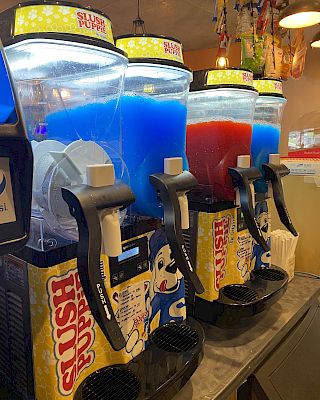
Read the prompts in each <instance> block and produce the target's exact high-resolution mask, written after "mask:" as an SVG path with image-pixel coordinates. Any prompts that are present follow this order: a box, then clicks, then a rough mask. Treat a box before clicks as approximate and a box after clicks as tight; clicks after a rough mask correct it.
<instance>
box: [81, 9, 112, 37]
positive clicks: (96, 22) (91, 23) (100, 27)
mask: <svg viewBox="0 0 320 400" xmlns="http://www.w3.org/2000/svg"><path fill="white" fill-rule="evenodd" d="M77 21H78V26H79V28H86V29H91V30H92V31H96V32H100V33H104V34H105V33H106V22H105V20H104V19H103V18H100V17H99V16H98V15H95V14H92V13H90V12H85V11H77Z"/></svg>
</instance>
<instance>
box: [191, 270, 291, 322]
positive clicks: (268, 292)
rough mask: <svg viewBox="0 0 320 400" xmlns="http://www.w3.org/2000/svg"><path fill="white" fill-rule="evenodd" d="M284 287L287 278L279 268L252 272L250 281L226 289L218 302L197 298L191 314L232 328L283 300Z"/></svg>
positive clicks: (221, 293)
mask: <svg viewBox="0 0 320 400" xmlns="http://www.w3.org/2000/svg"><path fill="white" fill-rule="evenodd" d="M287 286H288V275H287V273H286V272H285V271H283V270H282V269H281V268H278V267H273V268H270V269H259V270H255V271H253V272H252V273H251V279H250V281H248V282H246V283H244V284H242V285H228V286H225V287H224V288H223V289H222V290H221V291H220V297H219V299H218V300H217V301H213V302H209V301H207V300H204V299H201V298H199V297H196V298H195V306H194V310H193V314H194V317H195V318H198V319H200V320H202V321H205V322H208V323H210V324H214V325H219V326H223V327H233V326H234V325H236V324H238V323H239V322H240V321H241V320H242V319H244V318H248V317H251V316H253V315H256V314H259V313H261V312H263V311H265V310H267V309H269V308H270V307H271V306H272V305H273V304H274V303H276V302H277V301H278V300H279V299H280V298H281V297H282V295H283V294H284V293H285V291H286V289H287Z"/></svg>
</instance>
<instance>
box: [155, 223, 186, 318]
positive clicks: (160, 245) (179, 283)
mask: <svg viewBox="0 0 320 400" xmlns="http://www.w3.org/2000/svg"><path fill="white" fill-rule="evenodd" d="M149 246H150V266H151V270H152V284H151V287H152V292H153V294H152V300H151V308H152V310H151V320H152V319H153V318H154V317H155V315H156V314H158V313H160V324H164V323H168V322H171V321H182V320H183V319H184V318H185V313H186V311H185V291H184V279H183V276H182V274H181V272H180V271H179V269H178V268H177V265H176V262H175V260H174V258H173V256H172V253H171V249H170V246H169V244H168V241H167V238H166V235H165V233H164V231H163V230H162V229H159V230H157V231H156V232H155V233H154V234H153V235H152V237H151V238H150V242H149Z"/></svg>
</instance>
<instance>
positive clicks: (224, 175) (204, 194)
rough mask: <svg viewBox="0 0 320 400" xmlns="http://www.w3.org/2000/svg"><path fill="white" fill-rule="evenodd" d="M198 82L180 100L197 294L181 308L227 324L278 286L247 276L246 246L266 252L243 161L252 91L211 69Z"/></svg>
mask: <svg viewBox="0 0 320 400" xmlns="http://www.w3.org/2000/svg"><path fill="white" fill-rule="evenodd" d="M199 77H200V78H199V79H198V80H197V84H196V85H195V86H194V88H193V89H194V90H193V91H192V92H191V93H190V96H189V102H188V126H187V156H188V161H189V166H190V171H191V172H192V173H193V174H194V175H195V177H196V178H197V179H198V181H199V183H200V185H199V187H198V188H197V189H195V190H193V191H192V192H191V193H190V195H189V201H190V210H191V212H190V219H191V223H190V229H189V231H187V232H185V237H186V238H187V239H188V241H189V245H190V251H191V254H192V259H193V261H194V263H195V264H196V271H197V273H198V275H199V277H200V279H201V281H202V282H203V283H204V286H205V291H204V293H203V294H198V295H197V294H195V295H194V294H193V293H192V292H191V291H189V298H188V305H189V311H190V313H191V314H192V315H195V316H196V317H197V318H200V319H202V320H205V321H207V322H211V323H227V324H233V323H235V322H236V321H238V320H239V319H240V318H241V317H243V316H248V315H252V314H255V313H257V312H259V311H262V310H263V309H264V308H266V307H267V305H269V304H271V303H272V301H274V300H275V298H276V296H274V295H273V292H276V293H279V290H280V289H281V288H282V286H279V287H278V286H277V285H275V286H272V288H270V287H269V286H270V285H267V284H266V283H265V282H264V281H262V279H261V280H259V279H258V278H257V279H256V277H255V276H254V275H253V272H252V269H253V264H252V247H253V245H254V244H256V245H257V246H259V248H262V249H263V250H264V251H265V252H268V251H269V245H268V242H267V238H266V236H265V234H264V232H263V230H262V229H261V226H260V224H259V221H258V219H257V218H256V215H255V189H254V183H255V182H256V181H257V180H259V179H261V178H262V174H261V172H260V171H259V169H257V168H255V167H251V157H250V152H251V139H252V125H253V118H254V111H255V104H256V100H257V98H258V92H257V90H255V89H254V87H253V74H252V72H250V71H246V70H239V69H224V70H211V71H206V72H205V73H203V72H199ZM201 78H202V79H201ZM261 287H262V288H263V290H260V288H261ZM280 292H281V293H282V291H281V290H280Z"/></svg>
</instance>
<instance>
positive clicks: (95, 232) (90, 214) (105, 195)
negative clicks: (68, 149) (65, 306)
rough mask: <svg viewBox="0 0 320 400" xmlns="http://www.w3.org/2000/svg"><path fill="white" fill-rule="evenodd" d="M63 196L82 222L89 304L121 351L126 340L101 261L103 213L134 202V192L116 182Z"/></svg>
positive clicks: (82, 266)
mask: <svg viewBox="0 0 320 400" xmlns="http://www.w3.org/2000/svg"><path fill="white" fill-rule="evenodd" d="M62 197H63V199H64V200H65V201H66V202H67V204H68V206H69V209H70V213H71V215H72V216H73V217H74V218H75V219H76V221H77V224H78V230H79V244H78V254H77V262H78V271H79V278H80V282H81V284H82V287H83V290H84V293H85V295H86V298H87V301H88V305H89V307H90V310H91V312H92V315H93V317H94V318H95V320H96V321H97V323H98V325H99V327H100V328H101V330H102V332H103V333H104V335H105V336H106V338H107V339H108V340H109V342H110V344H111V346H112V348H113V349H114V350H120V349H122V348H124V347H125V345H126V341H125V339H124V337H123V334H122V332H121V329H120V327H119V325H118V323H117V321H116V318H115V315H114V312H113V310H112V306H111V302H110V299H109V297H108V294H107V291H106V288H105V282H104V277H103V276H104V272H103V270H102V269H103V267H101V264H100V253H101V242H102V234H103V233H102V229H101V223H100V215H99V214H100V213H101V212H103V211H106V210H112V209H124V208H126V207H128V206H129V205H130V204H131V203H133V202H134V200H135V198H134V195H133V193H132V191H131V190H130V188H129V187H128V186H127V185H124V184H112V185H109V186H101V187H92V186H88V185H77V186H73V187H68V188H62ZM101 268H102V269H101Z"/></svg>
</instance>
